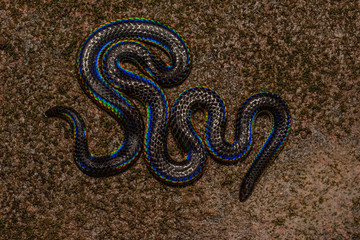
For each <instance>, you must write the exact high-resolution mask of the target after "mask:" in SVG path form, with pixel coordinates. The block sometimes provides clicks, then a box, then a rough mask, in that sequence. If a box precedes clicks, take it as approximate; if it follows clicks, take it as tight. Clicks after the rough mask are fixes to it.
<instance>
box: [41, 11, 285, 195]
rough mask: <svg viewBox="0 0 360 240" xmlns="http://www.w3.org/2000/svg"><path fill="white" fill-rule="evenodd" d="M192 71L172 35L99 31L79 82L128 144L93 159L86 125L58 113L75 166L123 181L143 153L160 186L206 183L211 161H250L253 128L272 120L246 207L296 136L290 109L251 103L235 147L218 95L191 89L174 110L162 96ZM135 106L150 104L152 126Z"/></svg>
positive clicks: (128, 25) (135, 28) (137, 25)
mask: <svg viewBox="0 0 360 240" xmlns="http://www.w3.org/2000/svg"><path fill="white" fill-rule="evenodd" d="M155 49H157V50H158V51H154V50H155ZM164 58H167V60H164ZM129 64H130V65H131V66H133V68H131V67H129ZM191 66H192V59H191V55H190V51H189V48H188V45H187V44H186V43H185V41H184V39H183V38H182V37H181V36H180V34H179V33H177V32H176V31H175V30H173V29H172V28H171V27H169V26H167V25H165V24H162V23H159V22H157V21H154V20H149V19H144V18H129V19H119V20H115V21H112V22H108V23H106V24H104V25H102V26H100V27H98V28H96V29H95V30H94V31H93V32H92V33H91V34H90V35H89V36H88V37H87V38H86V40H85V41H84V43H83V45H82V46H81V47H80V53H79V56H78V70H79V82H80V86H81V88H82V90H83V91H84V92H85V94H86V95H87V96H88V97H89V98H90V99H91V100H92V101H93V102H94V103H95V104H96V105H97V106H99V107H100V108H102V109H103V110H104V111H106V112H107V113H108V114H109V115H110V116H112V117H113V118H114V119H115V120H116V122H117V123H118V124H119V125H120V126H121V128H122V129H123V139H122V142H121V144H120V145H119V146H118V148H117V149H116V150H115V151H113V152H112V153H111V154H109V155H106V156H94V155H92V154H91V153H90V152H89V148H88V143H87V137H86V127H85V123H84V121H83V120H82V118H81V116H80V115H79V113H78V112H76V111H75V110H74V109H72V108H69V107H64V106H55V107H53V108H51V109H49V110H47V111H46V113H45V114H46V116H47V117H58V118H62V119H64V120H66V121H67V122H68V123H69V124H70V125H71V126H72V128H73V136H74V156H75V157H74V158H75V162H76V165H77V166H78V167H79V169H80V170H81V171H82V172H84V173H85V174H87V175H89V176H93V177H104V176H111V175H115V174H118V173H120V172H122V171H124V170H126V169H128V168H129V167H130V166H131V165H132V164H133V163H134V162H135V161H136V160H137V159H138V158H139V156H140V155H141V153H142V152H144V154H145V159H146V160H145V162H146V165H147V167H148V169H149V170H150V172H151V173H152V174H153V175H154V176H155V177H156V178H157V179H158V180H160V181H161V182H164V183H166V184H170V185H176V186H183V185H186V184H189V183H192V182H194V181H195V180H197V179H199V177H200V176H201V175H202V173H203V172H204V169H205V167H206V161H207V158H208V155H210V156H211V157H212V158H214V159H216V160H218V161H220V162H221V163H224V164H229V163H235V162H237V161H240V160H242V159H244V158H245V157H246V156H247V155H248V154H249V152H250V150H251V146H252V142H253V134H254V133H253V132H254V123H255V121H256V119H257V118H258V116H259V115H261V114H263V113H265V114H267V115H268V116H269V117H270V119H271V121H272V129H271V131H270V133H269V135H268V137H267V139H266V141H265V142H264V144H263V146H262V147H261V149H260V151H259V153H258V154H257V155H256V157H255V159H254V160H253V162H252V163H251V166H250V168H249V169H248V171H247V172H246V174H245V176H244V179H243V180H242V183H241V185H240V193H239V199H240V201H245V200H246V199H247V198H248V197H249V196H250V195H251V193H252V192H253V190H254V186H255V184H256V183H257V181H258V179H259V177H260V176H261V175H262V173H263V172H264V170H265V168H266V167H267V166H268V165H269V163H270V162H271V161H272V160H273V159H274V158H275V157H276V156H277V155H278V153H279V151H280V150H281V148H282V147H283V146H284V142H285V140H286V138H287V136H288V133H289V128H290V113H289V109H288V107H287V104H286V103H285V102H284V101H283V100H282V99H281V98H280V97H279V96H277V95H275V94H272V93H269V92H260V93H256V94H254V95H252V96H251V97H249V98H248V99H247V100H245V101H244V102H243V103H242V105H241V107H240V108H239V110H238V111H237V116H236V124H235V135H234V139H233V141H232V142H229V141H227V140H226V139H225V132H226V119H227V111H226V106H225V103H224V101H223V100H222V98H221V97H220V95H219V94H218V93H217V92H216V91H214V90H212V89H210V88H207V87H204V86H195V87H191V88H189V89H186V90H185V91H183V92H182V93H181V94H180V95H179V96H178V97H177V99H176V100H175V102H174V104H173V106H172V108H171V109H170V108H169V103H168V100H167V98H166V95H165V93H164V90H163V88H166V87H173V86H177V85H179V84H181V83H182V82H183V81H184V80H185V79H186V78H187V76H188V75H189V73H190V70H191ZM131 99H136V100H138V101H140V102H141V103H142V104H143V106H144V107H145V109H146V121H143V116H142V115H141V113H140V110H139V108H138V107H137V106H136V105H135V104H134V103H133V100H131ZM198 110H202V111H203V112H205V114H206V119H205V120H204V124H205V127H204V131H205V133H204V136H203V137H200V134H199V133H198V132H197V130H196V129H195V127H194V124H193V121H192V119H193V116H194V113H195V112H196V111H198ZM144 122H145V123H144ZM169 134H172V136H173V137H174V139H175V141H176V143H177V144H178V145H179V147H180V148H181V150H182V151H183V152H184V159H183V160H182V161H175V160H173V159H172V157H171V156H170V154H169V152H168V146H167V136H168V135H169Z"/></svg>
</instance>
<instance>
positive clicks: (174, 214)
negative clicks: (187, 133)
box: [0, 0, 360, 239]
mask: <svg viewBox="0 0 360 240" xmlns="http://www.w3.org/2000/svg"><path fill="white" fill-rule="evenodd" d="M129 17H142V18H150V19H154V20H157V21H160V22H162V23H165V24H167V25H169V26H171V27H172V28H174V29H176V30H177V31H178V32H179V33H180V34H181V35H182V36H183V38H184V39H185V41H186V42H187V43H188V44H189V47H190V50H191V53H192V57H193V69H192V72H191V74H190V75H189V77H188V78H187V80H186V81H185V82H184V83H183V84H182V85H180V86H178V87H176V88H173V89H166V90H165V92H166V94H167V95H168V99H169V102H170V104H172V103H173V102H174V100H175V98H176V96H177V95H178V94H179V93H181V92H182V91H183V90H185V89H187V88H189V87H191V86H198V85H204V86H208V87H210V88H212V89H214V90H216V91H217V92H218V93H219V94H220V95H221V96H222V97H223V99H224V100H225V102H226V104H227V109H228V112H229V114H228V116H229V125H228V127H229V128H228V129H229V131H228V135H227V138H228V139H231V137H232V136H233V127H234V119H235V113H236V110H237V109H238V107H239V106H240V105H241V103H242V102H243V101H244V100H245V99H246V98H248V97H249V96H251V95H252V94H254V93H257V92H262V91H269V92H273V93H275V94H278V95H279V96H281V97H282V98H283V99H284V100H285V101H286V102H287V103H288V105H289V108H290V110H291V116H292V126H291V134H290V135H289V138H288V141H287V144H286V146H285V148H284V149H283V151H282V152H281V153H280V155H279V157H278V158H277V159H276V160H275V161H274V162H273V163H272V164H271V165H270V166H269V167H268V168H267V170H266V172H265V173H264V174H263V177H262V178H261V179H260V181H259V183H258V184H257V185H256V188H255V191H254V193H253V194H252V196H251V197H250V198H249V199H248V200H247V201H246V202H245V203H241V202H240V201H239V199H238V194H239V186H240V181H241V179H242V178H243V176H244V174H245V172H246V170H247V169H248V167H249V166H250V164H251V161H252V159H253V157H254V156H255V155H256V151H258V150H259V149H260V147H261V144H262V142H263V141H264V140H265V138H266V136H267V133H268V132H269V130H270V129H271V123H270V121H269V119H268V118H267V117H261V118H259V119H258V121H257V122H256V127H255V145H254V148H253V151H252V153H251V154H250V156H249V157H248V158H247V159H246V160H245V161H243V162H240V163H237V164H235V165H230V166H225V165H221V164H219V163H217V162H215V161H214V160H212V159H210V158H209V159H208V162H207V169H206V171H205V173H204V174H203V176H202V178H201V179H200V180H199V181H197V182H196V183H194V184H193V185H190V186H187V187H183V188H174V187H170V186H166V185H164V184H162V183H160V182H159V181H157V180H156V179H155V178H154V177H153V176H152V175H151V174H150V173H149V171H148V170H147V169H146V166H145V162H144V159H143V156H142V157H141V158H140V159H139V160H138V161H137V162H136V163H135V165H134V166H132V167H131V168H130V169H128V170H127V171H125V172H123V173H121V174H120V175H117V176H113V177H108V178H91V177H88V176H87V175H85V174H83V173H82V172H81V171H79V169H78V168H77V167H76V165H75V164H74V162H73V153H72V149H73V148H72V131H71V128H70V127H69V125H68V124H67V123H66V122H64V121H62V120H58V119H47V118H46V117H45V116H44V112H45V111H46V110H47V109H49V108H50V107H53V106H55V105H65V106H70V107H73V108H75V109H76V110H77V111H78V112H80V113H81V115H82V116H83V118H84V120H85V122H86V125H87V127H88V133H89V134H88V135H89V136H88V137H89V138H88V139H89V143H90V149H91V151H92V153H94V154H97V155H101V154H106V153H109V152H111V151H113V150H114V149H115V148H116V147H117V146H118V144H119V143H121V136H122V135H121V134H122V130H121V128H120V127H119V126H117V124H116V123H115V121H114V120H113V119H112V118H111V117H109V116H108V115H107V114H106V113H105V112H104V111H102V110H101V109H99V108H98V107H96V106H95V105H94V104H93V103H92V101H91V100H90V99H88V98H87V97H86V95H85V94H84V93H83V92H82V90H81V88H80V86H79V84H78V81H77V79H78V73H77V70H76V57H77V54H78V51H79V47H80V46H81V44H82V43H83V41H84V39H85V38H86V36H87V35H88V34H89V33H91V32H92V30H93V29H94V28H96V27H98V26H99V25H102V24H104V23H106V22H108V21H111V20H114V19H118V18H129ZM0 26H1V28H0V79H1V88H0V101H1V109H0V111H1V131H0V139H1V140H0V141H1V142H0V159H1V160H0V163H1V164H0V190H1V193H0V239H64V238H67V239H360V225H359V224H360V192H359V191H360V178H359V175H360V140H359V135H360V124H359V116H360V113H359V111H360V110H359V101H360V95H359V92H360V48H359V42H360V2H359V1H301V0H300V1H210V2H209V1H199V0H191V1H159V0H154V1H103V2H102V1H83V2H80V1H9V0H5V1H1V3H0ZM139 106H140V107H141V105H139ZM141 109H142V111H143V112H144V108H143V107H141ZM203 120H204V115H202V114H201V113H199V114H197V115H196V117H195V124H196V126H198V128H199V129H202V122H203ZM169 148H170V152H171V154H172V155H173V156H175V157H176V156H177V157H178V158H181V157H182V154H181V153H179V152H178V149H177V147H176V146H175V145H174V143H173V140H172V138H171V137H170V138H169Z"/></svg>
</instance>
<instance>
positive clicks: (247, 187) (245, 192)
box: [239, 177, 254, 202]
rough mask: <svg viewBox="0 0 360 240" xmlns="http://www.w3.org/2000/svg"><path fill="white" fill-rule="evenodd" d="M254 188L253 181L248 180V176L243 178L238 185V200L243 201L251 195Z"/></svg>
mask: <svg viewBox="0 0 360 240" xmlns="http://www.w3.org/2000/svg"><path fill="white" fill-rule="evenodd" d="M253 189H254V183H253V182H252V181H250V179H249V178H246V177H245V178H244V180H243V181H242V183H241V187H240V195H239V198H240V202H245V201H246V199H248V197H249V196H250V195H251V193H252V191H253Z"/></svg>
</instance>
